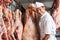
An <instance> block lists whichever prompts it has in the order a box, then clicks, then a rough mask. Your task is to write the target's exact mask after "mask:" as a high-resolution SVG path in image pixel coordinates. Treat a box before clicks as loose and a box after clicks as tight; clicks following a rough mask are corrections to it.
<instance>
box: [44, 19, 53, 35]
mask: <svg viewBox="0 0 60 40" xmlns="http://www.w3.org/2000/svg"><path fill="white" fill-rule="evenodd" d="M44 28H45V29H44V33H45V34H51V31H52V22H51V20H46V21H45V23H44Z"/></svg>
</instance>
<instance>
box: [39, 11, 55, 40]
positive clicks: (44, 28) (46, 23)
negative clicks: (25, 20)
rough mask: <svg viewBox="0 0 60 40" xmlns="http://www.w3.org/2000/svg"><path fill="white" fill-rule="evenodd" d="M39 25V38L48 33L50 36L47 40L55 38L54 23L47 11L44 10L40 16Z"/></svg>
mask: <svg viewBox="0 0 60 40" xmlns="http://www.w3.org/2000/svg"><path fill="white" fill-rule="evenodd" d="M39 27H40V36H41V37H40V38H41V40H42V39H43V38H44V36H45V34H50V38H49V39H48V40H56V38H55V34H56V25H55V23H54V21H53V19H52V17H51V16H50V14H49V13H48V12H45V13H44V14H43V15H42V16H41V17H40V21H39Z"/></svg>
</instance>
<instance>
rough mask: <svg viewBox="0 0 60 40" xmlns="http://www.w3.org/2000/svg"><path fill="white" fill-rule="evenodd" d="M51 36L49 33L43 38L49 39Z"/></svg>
mask: <svg viewBox="0 0 60 40" xmlns="http://www.w3.org/2000/svg"><path fill="white" fill-rule="evenodd" d="M49 38H50V35H49V34H45V37H44V38H43V39H42V40H48V39H49Z"/></svg>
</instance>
